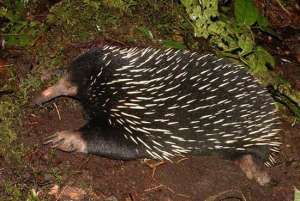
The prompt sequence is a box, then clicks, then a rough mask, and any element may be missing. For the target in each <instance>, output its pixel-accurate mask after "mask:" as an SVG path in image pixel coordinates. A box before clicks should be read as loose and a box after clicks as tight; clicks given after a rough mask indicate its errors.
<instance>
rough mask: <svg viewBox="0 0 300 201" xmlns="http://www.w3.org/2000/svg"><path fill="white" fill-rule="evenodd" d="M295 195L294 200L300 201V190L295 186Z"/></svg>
mask: <svg viewBox="0 0 300 201" xmlns="http://www.w3.org/2000/svg"><path fill="white" fill-rule="evenodd" d="M294 197H295V199H294V201H300V191H299V190H298V189H297V188H295V194H294Z"/></svg>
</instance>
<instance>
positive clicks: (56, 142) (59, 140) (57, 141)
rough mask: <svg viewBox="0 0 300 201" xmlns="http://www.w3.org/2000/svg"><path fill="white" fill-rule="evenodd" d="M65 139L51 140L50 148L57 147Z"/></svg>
mask: <svg viewBox="0 0 300 201" xmlns="http://www.w3.org/2000/svg"><path fill="white" fill-rule="evenodd" d="M64 141H65V139H58V140H56V141H54V142H52V145H51V148H56V147H59V146H60V145H62V144H63V143H64Z"/></svg>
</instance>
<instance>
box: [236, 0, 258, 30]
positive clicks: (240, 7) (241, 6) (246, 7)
mask: <svg viewBox="0 0 300 201" xmlns="http://www.w3.org/2000/svg"><path fill="white" fill-rule="evenodd" d="M234 15H235V18H236V21H237V22H238V23H239V24H244V25H248V26H251V25H253V24H254V23H255V22H256V21H257V17H258V11H257V8H256V7H255V5H254V3H253V1H252V0H235V1H234Z"/></svg>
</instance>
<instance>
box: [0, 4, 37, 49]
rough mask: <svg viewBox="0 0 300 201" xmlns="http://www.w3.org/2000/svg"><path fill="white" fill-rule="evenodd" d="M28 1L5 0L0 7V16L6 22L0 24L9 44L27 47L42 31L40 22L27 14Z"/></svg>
mask: <svg viewBox="0 0 300 201" xmlns="http://www.w3.org/2000/svg"><path fill="white" fill-rule="evenodd" d="M26 5H27V1H25V0H15V1H10V0H4V1H3V4H2V7H0V18H2V21H3V22H4V23H3V24H2V26H0V29H1V32H2V34H1V35H2V36H3V38H4V39H5V43H6V44H7V46H13V45H15V46H21V47H25V46H28V45H31V44H32V43H33V41H34V39H35V38H36V37H37V35H38V33H39V32H40V31H41V28H42V27H41V26H40V23H39V22H37V21H35V20H30V19H29V18H28V16H27V12H26V11H27V8H26Z"/></svg>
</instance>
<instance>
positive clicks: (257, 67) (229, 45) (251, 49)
mask: <svg viewBox="0 0 300 201" xmlns="http://www.w3.org/2000/svg"><path fill="white" fill-rule="evenodd" d="M201 2H202V3H200V1H196V0H182V3H183V5H184V6H185V8H186V10H187V13H188V14H189V16H190V18H191V20H192V22H193V26H194V31H195V35H196V36H197V37H204V38H207V39H208V38H209V39H210V42H211V43H212V44H213V45H215V46H217V47H218V49H219V50H221V51H222V53H225V54H227V55H228V56H231V57H234V58H239V59H240V60H241V61H243V62H244V63H245V64H247V65H248V66H250V68H251V69H252V70H253V71H254V73H256V74H261V73H265V72H266V69H267V65H271V66H274V59H273V57H272V56H271V55H270V54H269V53H268V52H267V51H266V50H264V49H263V48H262V47H258V46H256V44H255V41H254V38H253V33H252V31H251V26H252V25H257V26H258V27H259V28H260V29H262V30H265V29H267V25H268V23H267V20H266V18H264V17H263V16H262V15H260V14H259V12H258V10H257V9H256V7H255V5H254V3H253V1H244V0H236V1H234V17H235V18H234V19H233V18H232V17H231V16H230V15H228V14H227V13H220V12H219V9H218V0H203V1H201Z"/></svg>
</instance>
